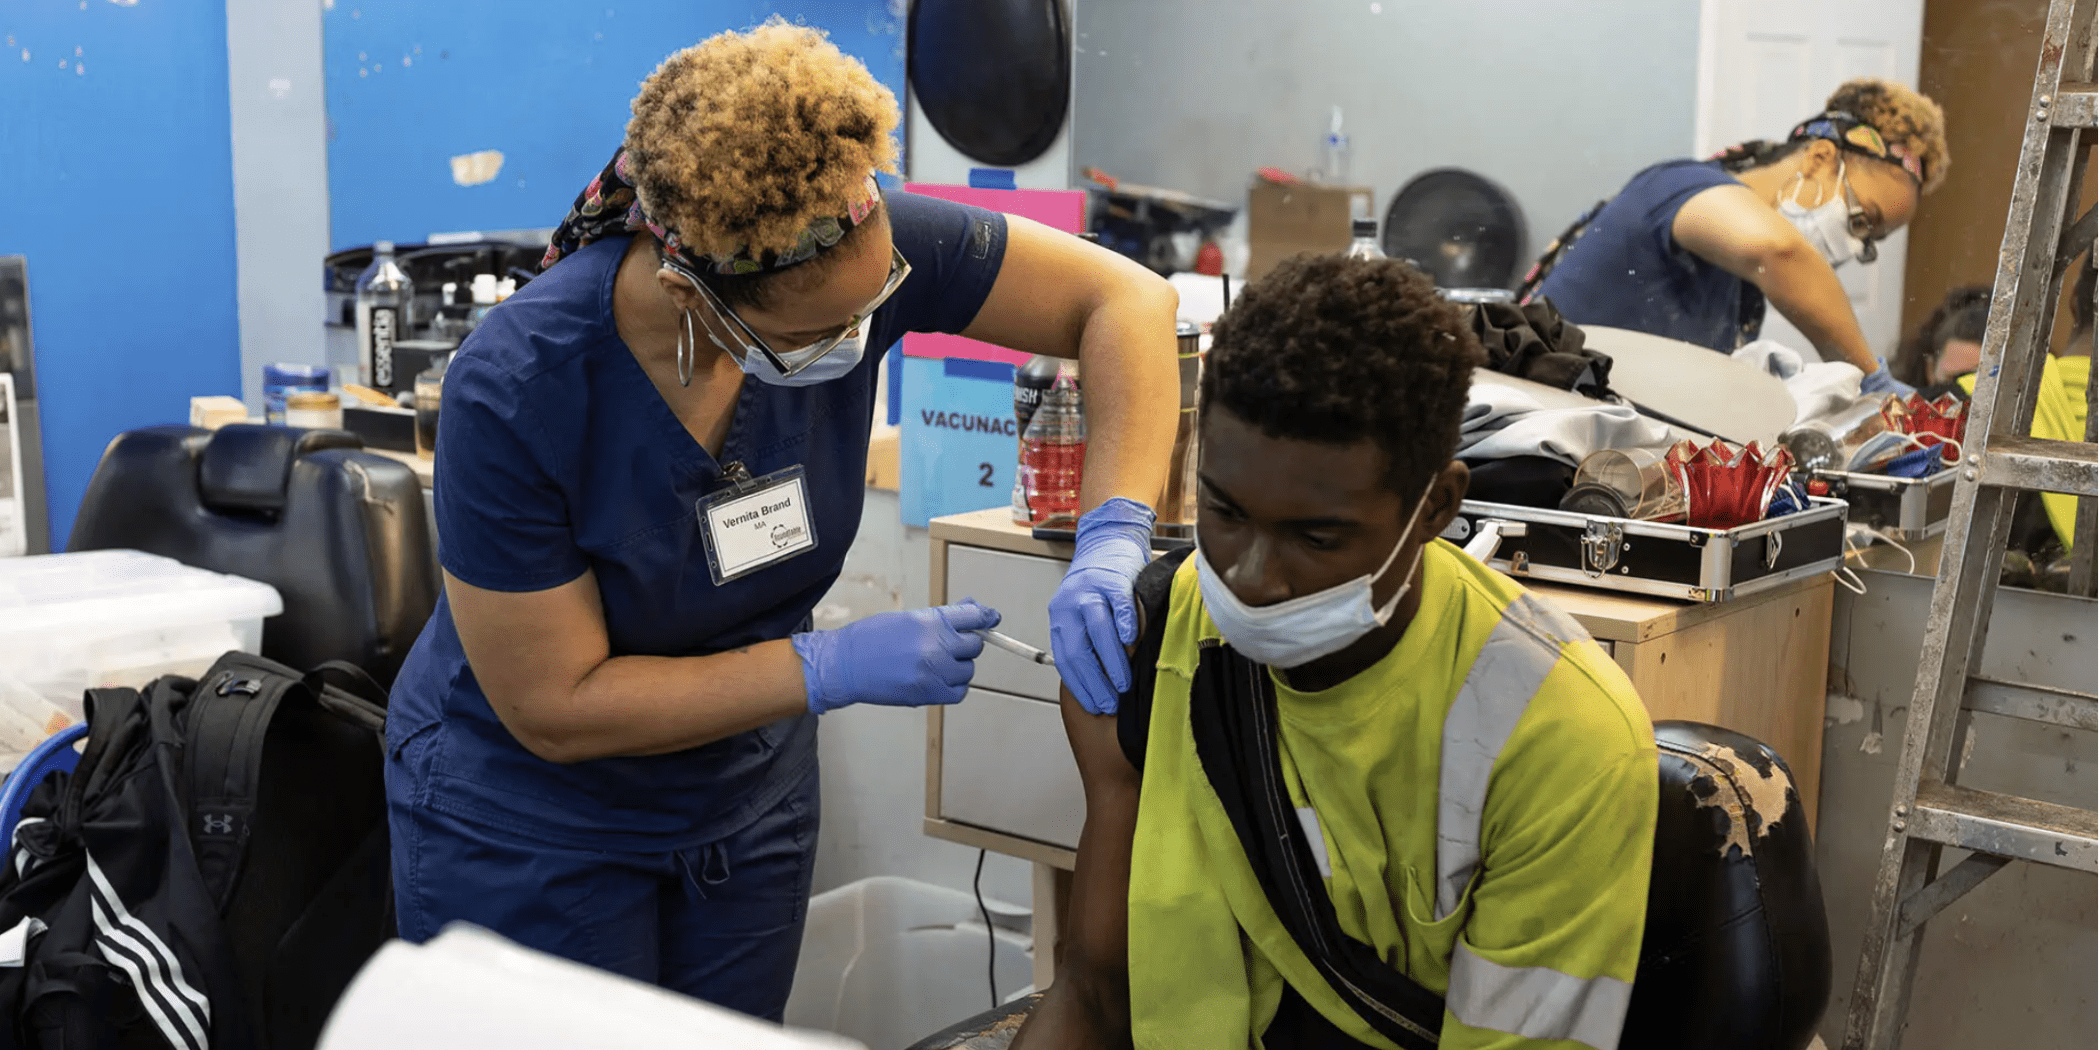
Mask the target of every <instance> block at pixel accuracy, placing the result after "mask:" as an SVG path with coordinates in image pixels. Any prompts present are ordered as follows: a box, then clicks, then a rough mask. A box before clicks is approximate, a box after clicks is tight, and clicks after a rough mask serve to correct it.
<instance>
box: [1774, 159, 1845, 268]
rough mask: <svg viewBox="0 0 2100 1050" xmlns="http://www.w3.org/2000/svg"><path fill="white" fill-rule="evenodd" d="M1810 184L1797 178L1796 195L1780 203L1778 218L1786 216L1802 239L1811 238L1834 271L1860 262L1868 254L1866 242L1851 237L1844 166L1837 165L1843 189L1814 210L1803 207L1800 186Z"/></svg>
mask: <svg viewBox="0 0 2100 1050" xmlns="http://www.w3.org/2000/svg"><path fill="white" fill-rule="evenodd" d="M1807 181H1808V180H1807V179H1805V178H1801V177H1799V176H1797V177H1796V180H1795V182H1794V192H1793V193H1792V194H1791V195H1789V196H1786V197H1782V198H1781V199H1780V201H1779V214H1781V215H1784V216H1786V221H1788V222H1791V223H1793V224H1794V228H1795V229H1797V230H1800V231H1801V236H1803V237H1806V238H1808V243H1809V244H1811V245H1814V246H1815V249H1816V252H1817V254H1819V255H1821V256H1822V257H1823V261H1824V262H1827V263H1829V264H1830V268H1831V269H1833V270H1834V269H1837V268H1838V267H1840V266H1843V265H1845V264H1846V263H1848V262H1851V261H1852V260H1854V259H1857V258H1859V257H1860V256H1861V255H1862V254H1864V253H1865V252H1866V250H1867V244H1866V242H1865V241H1862V240H1860V239H1859V238H1857V237H1854V236H1853V235H1852V209H1851V208H1849V207H1847V206H1846V205H1845V194H1844V191H1843V189H1842V187H1843V186H1844V184H1845V162H1844V161H1842V160H1840V161H1838V186H1839V187H1840V188H1839V189H1838V190H1836V191H1833V192H1832V193H1831V194H1830V199H1829V200H1826V201H1824V202H1823V203H1821V204H1818V205H1816V206H1815V207H1813V208H1809V207H1804V206H1803V205H1802V204H1801V186H1802V184H1803V183H1805V182H1807Z"/></svg>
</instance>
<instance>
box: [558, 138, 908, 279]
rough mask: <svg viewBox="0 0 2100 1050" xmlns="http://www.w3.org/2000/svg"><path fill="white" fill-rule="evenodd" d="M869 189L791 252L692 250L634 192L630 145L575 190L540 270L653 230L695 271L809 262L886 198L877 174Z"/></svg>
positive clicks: (815, 226) (812, 228)
mask: <svg viewBox="0 0 2100 1050" xmlns="http://www.w3.org/2000/svg"><path fill="white" fill-rule="evenodd" d="M866 189H867V193H866V194H865V195H864V196H863V197H862V198H861V199H860V200H858V201H855V202H854V203H853V204H851V205H849V206H848V207H847V209H846V214H844V215H836V216H834V215H826V216H822V217H820V218H818V219H817V220H816V221H815V222H812V223H810V224H809V227H808V228H807V229H804V230H803V231H802V236H801V238H800V239H798V240H797V241H796V242H795V245H794V247H792V248H789V249H787V250H786V251H771V250H768V251H764V252H755V253H754V252H752V251H751V250H750V249H749V248H748V247H745V248H741V249H738V250H737V251H736V252H734V253H732V254H729V255H711V254H708V253H705V252H696V251H692V250H690V249H688V248H686V247H685V246H684V244H683V243H681V242H680V241H679V239H678V233H677V231H675V230H672V229H670V228H668V227H666V226H664V225H663V224H661V223H658V222H656V221H654V220H652V219H651V218H650V217H649V215H648V214H647V213H645V212H644V211H642V202H641V199H640V198H639V197H638V196H636V194H635V191H634V177H633V175H632V174H631V173H630V172H629V170H628V165H627V148H626V147H625V146H622V147H620V150H619V152H617V153H614V154H613V158H612V160H611V161H609V162H608V163H607V164H606V165H605V170H603V171H601V172H599V173H598V176H597V177H596V178H594V179H592V180H591V184H590V185H589V186H586V187H584V188H583V192H582V193H579V194H577V195H576V203H575V204H573V205H571V206H570V207H569V214H568V216H567V217H566V218H564V219H562V221H561V226H559V227H558V228H556V229H555V231H554V239H553V242H552V243H550V244H548V245H547V254H546V255H545V256H543V257H542V258H541V259H540V269H541V270H542V271H544V270H546V269H547V268H548V267H550V266H553V265H554V264H555V263H558V262H560V261H562V260H563V259H565V258H567V257H568V256H570V255H573V254H575V253H576V252H577V251H579V250H581V249H582V248H583V247H584V246H585V245H587V244H590V243H591V242H592V241H595V240H599V239H601V238H604V237H611V236H617V235H619V234H623V233H634V232H637V231H640V230H648V231H649V232H650V233H653V234H655V235H656V238H657V239H658V240H660V241H662V242H663V244H664V250H665V251H666V252H668V253H669V254H670V255H671V256H672V257H673V258H674V259H676V260H677V261H678V263H679V264H680V265H682V266H684V267H685V268H687V269H690V270H692V271H693V272H695V273H712V274H722V275H729V274H745V273H762V272H764V271H767V270H781V269H786V268H787V267H790V266H793V265H795V264H796V263H801V262H807V261H809V260H810V259H813V258H815V257H816V255H817V253H818V252H821V251H823V250H824V249H826V248H829V247H831V246H833V245H835V244H837V243H839V241H840V240H842V239H844V238H845V236H846V231H847V230H850V229H852V228H854V227H855V226H858V225H860V224H861V223H863V222H866V221H867V219H868V216H870V215H873V214H874V213H875V208H876V206H877V205H879V204H880V203H882V194H881V190H880V189H878V188H877V187H876V185H875V179H874V177H873V176H869V178H868V181H867V183H866Z"/></svg>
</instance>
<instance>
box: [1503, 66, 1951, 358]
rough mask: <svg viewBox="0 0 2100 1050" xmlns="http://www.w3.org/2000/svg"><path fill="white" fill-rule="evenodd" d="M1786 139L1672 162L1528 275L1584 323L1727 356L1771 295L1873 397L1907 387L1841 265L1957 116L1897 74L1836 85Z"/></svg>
mask: <svg viewBox="0 0 2100 1050" xmlns="http://www.w3.org/2000/svg"><path fill="white" fill-rule="evenodd" d="M1823 108H1824V112H1822V113H1820V114H1818V115H1816V116H1814V117H1811V118H1809V119H1807V120H1805V121H1802V122H1801V123H1800V124H1799V125H1797V126H1796V127H1795V128H1794V130H1793V133H1792V134H1790V135H1788V136H1787V139H1786V141H1785V142H1783V143H1765V142H1750V143H1745V144H1743V145H1741V146H1738V147H1735V148H1734V149H1731V150H1728V151H1727V152H1725V153H1723V154H1722V155H1721V156H1719V157H1717V158H1715V159H1713V160H1708V161H1695V160H1673V161H1665V162H1664V163H1661V164H1657V165H1655V166H1654V167H1651V168H1648V169H1647V170H1645V171H1642V172H1641V173H1640V174H1638V175H1635V176H1634V177H1633V179H1632V181H1630V182H1628V183H1627V184H1626V187H1625V188H1624V189H1622V190H1620V191H1619V195H1618V196H1617V197H1614V198H1612V199H1611V200H1610V201H1609V202H1606V203H1605V204H1604V205H1603V207H1602V209H1601V210H1599V211H1597V212H1595V213H1594V214H1593V215H1590V216H1585V217H1584V218H1583V219H1581V220H1578V221H1577V222H1576V225H1575V227H1574V228H1573V229H1571V230H1569V231H1568V232H1567V233H1564V234H1562V235H1561V236H1560V238H1559V239H1558V240H1556V241H1554V242H1553V244H1552V246H1550V247H1548V248H1547V249H1546V257H1545V258H1544V259H1542V260H1540V262H1539V265H1538V266H1535V267H1533V268H1532V271H1531V273H1530V274H1529V275H1527V276H1526V277H1525V279H1524V291H1523V294H1524V298H1525V300H1526V301H1527V302H1528V301H1529V300H1530V299H1532V298H1534V297H1543V298H1546V299H1550V300H1552V302H1553V305H1554V306H1555V307H1556V308H1557V309H1559V310H1560V312H1561V315H1562V316H1564V317H1566V318H1567V319H1568V320H1570V321H1573V322H1575V323H1576V324H1595V325H1610V326H1612V327H1616V328H1630V329H1633V330H1635V331H1641V332H1650V333H1653V334H1655V335H1660V336H1667V337H1669V338H1671V339H1680V340H1683V341H1685V342H1687V343H1693V344H1696V345H1699V346H1704V347H1708V348H1710V349H1714V350H1719V351H1721V352H1722V353H1728V352H1731V351H1733V350H1735V349H1736V348H1737V347H1740V346H1742V345H1744V344H1745V343H1748V342H1751V341H1752V340H1755V339H1756V338H1757V337H1758V332H1759V330H1760V329H1761V328H1762V327H1763V325H1764V318H1765V304H1766V302H1767V301H1769V302H1770V303H1771V305H1772V306H1774V307H1776V308H1778V310H1779V312H1780V313H1781V314H1783V315H1785V316H1786V319H1787V320H1789V321H1792V322H1793V323H1794V326H1795V327H1796V328H1798V329H1800V331H1801V334H1802V335H1804V336H1806V337H1808V339H1809V340H1810V341H1811V342H1812V343H1814V344H1815V348H1816V351H1817V352H1818V353H1819V354H1821V355H1822V356H1823V357H1824V359H1826V360H1831V361H1847V362H1850V363H1852V364H1853V365H1856V366H1858V367H1859V370H1860V372H1861V374H1862V375H1863V376H1864V380H1863V382H1862V383H1861V389H1862V390H1864V391H1866V392H1867V393H1890V392H1907V391H1908V390H1909V389H1910V388H1909V387H1908V386H1905V385H1904V384H1902V383H1900V382H1898V381H1897V380H1896V379H1895V378H1894V377H1892V376H1891V375H1890V374H1889V370H1888V366H1887V364H1886V363H1885V362H1883V361H1882V360H1880V359H1879V358H1877V357H1876V356H1875V353H1874V350H1873V348H1872V347H1870V346H1868V345H1867V339H1866V336H1865V335H1864V334H1862V333H1861V331H1860V327H1859V318H1858V317H1857V315H1855V314H1854V313H1853V311H1852V299H1851V297H1850V295H1849V294H1848V293H1847V292H1846V291H1845V286H1844V285H1843V284H1841V283H1839V281H1838V276H1837V268H1838V267H1840V266H1843V265H1845V264H1846V263H1849V262H1853V261H1855V260H1856V261H1858V262H1860V263H1871V262H1873V261H1874V260H1875V258H1876V255H1877V251H1876V249H1875V244H1876V243H1877V242H1879V241H1880V240H1882V239H1883V238H1885V237H1887V236H1888V235H1890V234H1891V233H1894V232H1895V231H1897V230H1899V229H1901V228H1902V227H1903V225H1904V224H1905V223H1907V222H1909V221H1910V217H1911V213H1912V212H1914V211H1916V210H1917V207H1918V198H1919V197H1920V196H1922V195H1923V194H1925V193H1927V192H1929V191H1931V190H1932V189H1933V188H1934V187H1935V186H1937V185H1938V184H1939V182H1940V180H1941V179H1942V178H1944V177H1945V176H1946V172H1947V135H1946V121H1945V118H1944V117H1943V116H1942V115H1941V113H1940V107H1939V105H1938V104H1936V103H1934V102H1933V101H1932V100H1931V99H1929V98H1926V97H1925V96H1923V95H1920V94H1918V93H1917V92H1915V91H1912V90H1910V89H1909V88H1906V87H1904V86H1902V85H1901V84H1896V83H1892V82H1890V81H1886V80H1871V79H1861V80H1851V81H1847V82H1846V83H1844V84H1843V85H1841V86H1839V88H1838V89H1837V91H1836V92H1834V93H1833V94H1832V95H1831V96H1830V98H1829V100H1828V101H1826V102H1825V103H1824V106H1823Z"/></svg>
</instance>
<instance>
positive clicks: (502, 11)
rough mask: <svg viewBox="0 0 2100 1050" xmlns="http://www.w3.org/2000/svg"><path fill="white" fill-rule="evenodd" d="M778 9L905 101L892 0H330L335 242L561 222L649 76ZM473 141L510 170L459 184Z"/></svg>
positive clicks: (327, 29) (327, 49)
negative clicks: (458, 172) (682, 51)
mask: <svg viewBox="0 0 2100 1050" xmlns="http://www.w3.org/2000/svg"><path fill="white" fill-rule="evenodd" d="M97 2H101V0H97ZM896 7H897V9H898V10H901V9H902V4H901V3H899V4H897V5H896ZM774 13H779V14H782V15H784V16H786V17H787V18H789V19H791V20H794V21H798V22H804V23H807V24H809V25H814V26H820V27H822V28H824V29H826V30H828V31H829V32H830V33H831V38H832V40H833V42H835V43H836V44H838V46H839V47H840V49H841V50H843V51H845V52H846V53H847V54H850V55H854V56H855V57H858V58H859V59H861V61H863V62H866V63H867V64H868V68H869V70H870V71H871V72H873V73H874V74H875V76H876V77H877V78H878V79H880V80H881V81H882V82H883V83H885V84H888V85H889V86H890V89H891V90H892V91H895V92H897V94H898V98H899V100H900V101H901V100H902V98H903V85H904V36H903V24H902V19H901V17H899V16H898V15H896V14H895V13H893V11H892V5H891V4H890V3H888V2H885V0H779V2H774V3H760V2H754V0H596V2H592V3H580V2H576V0H445V2H442V3H434V2H431V0H334V7H333V8H332V9H330V10H328V12H327V13H326V15H324V17H323V27H324V33H323V35H324V37H325V44H324V50H323V54H322V63H323V66H324V69H325V71H326V79H327V95H328V121H329V136H328V181H329V199H330V216H331V219H330V231H329V232H330V240H331V242H332V243H333V245H334V246H335V247H336V248H346V247H350V246H353V245H359V244H367V243H370V242H372V241H374V240H379V239H389V240H397V241H403V242H409V241H420V240H422V239H423V238H424V237H425V236H427V235H429V234H431V233H433V232H442V231H451V230H504V229H523V228H534V227H546V226H553V225H555V224H556V223H558V222H560V221H561V217H562V215H563V214H565V213H566V212H567V211H568V209H569V204H570V202H572V201H573V200H574V199H575V197H576V193H577V191H579V190H581V189H582V188H583V187H584V185H585V184H586V183H588V182H589V181H590V179H591V176H593V175H595V174H597V173H598V169H599V168H600V167H602V166H603V165H604V164H605V162H606V161H607V160H608V159H610V158H611V157H612V153H613V150H615V149H617V148H618V147H619V144H620V139H621V136H622V133H623V132H624V130H625V129H626V126H627V117H628V110H627V106H628V103H629V102H630V101H631V100H632V99H633V98H634V94H635V90H636V88H637V86H638V85H639V84H640V82H641V80H642V78H644V77H646V76H648V75H649V73H650V72H651V71H652V70H654V69H655V68H656V66H657V64H658V63H659V62H662V61H663V59H664V57H665V56H666V55H668V54H670V53H671V52H673V51H676V50H678V49H679V48H682V47H686V46H688V45H690V44H694V43H697V42H699V41H700V40H702V39H704V38H706V37H708V36H710V35H712V34H714V33H717V32H720V31H722V30H724V29H741V28H745V27H748V26H750V25H753V24H755V23H757V22H759V21H761V20H763V19H764V18H765V17H766V16H768V15H770V14H774ZM479 150H500V151H502V153H503V155H504V162H503V169H502V172H501V174H500V175H499V176H498V177H497V178H496V179H495V180H494V181H492V182H487V183H484V184H482V185H478V186H460V185H457V184H455V183H454V182H453V181H452V168H451V163H450V161H451V158H452V157H453V156H455V155H459V154H465V153H472V152H476V151H479Z"/></svg>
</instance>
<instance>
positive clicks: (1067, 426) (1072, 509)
mask: <svg viewBox="0 0 2100 1050" xmlns="http://www.w3.org/2000/svg"><path fill="white" fill-rule="evenodd" d="M1021 465H1022V469H1023V470H1024V471H1025V473H1026V475H1027V480H1028V516H1029V523H1030V524H1033V525H1051V526H1058V525H1068V524H1069V523H1071V522H1074V521H1076V520H1078V518H1079V478H1080V475H1081V474H1082V473H1083V472H1084V469H1085V467H1086V416H1085V415H1084V414H1083V413H1082V412H1081V411H1080V404H1079V375H1078V372H1077V370H1075V369H1074V368H1072V366H1071V364H1070V363H1069V362H1067V363H1065V364H1064V365H1062V366H1061V367H1060V368H1059V369H1058V373H1057V382H1055V383H1052V384H1051V385H1050V390H1049V391H1048V392H1047V393H1045V394H1044V395H1043V399H1042V402H1041V403H1040V404H1038V405H1036V409H1035V415H1034V416H1033V417H1031V418H1030V419H1029V420H1028V432H1027V433H1026V434H1025V435H1024V436H1023V437H1022V438H1021Z"/></svg>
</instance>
